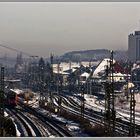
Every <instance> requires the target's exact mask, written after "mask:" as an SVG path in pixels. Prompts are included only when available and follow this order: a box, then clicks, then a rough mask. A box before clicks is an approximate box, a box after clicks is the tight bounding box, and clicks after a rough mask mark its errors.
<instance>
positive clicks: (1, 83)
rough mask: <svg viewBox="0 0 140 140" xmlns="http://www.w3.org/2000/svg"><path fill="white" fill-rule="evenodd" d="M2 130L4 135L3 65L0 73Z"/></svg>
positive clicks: (0, 128) (0, 122) (0, 125)
mask: <svg viewBox="0 0 140 140" xmlns="http://www.w3.org/2000/svg"><path fill="white" fill-rule="evenodd" d="M0 74H1V75H0V117H1V119H0V131H1V136H3V135H4V134H3V131H4V128H3V127H4V126H3V125H4V124H3V122H2V118H3V117H4V67H1V73H0Z"/></svg>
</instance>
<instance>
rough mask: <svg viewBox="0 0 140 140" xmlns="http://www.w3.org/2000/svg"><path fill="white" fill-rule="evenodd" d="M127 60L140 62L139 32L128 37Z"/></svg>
mask: <svg viewBox="0 0 140 140" xmlns="http://www.w3.org/2000/svg"><path fill="white" fill-rule="evenodd" d="M128 59H129V61H132V62H136V61H140V31H135V33H134V34H130V35H129V36H128Z"/></svg>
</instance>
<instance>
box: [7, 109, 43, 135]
mask: <svg viewBox="0 0 140 140" xmlns="http://www.w3.org/2000/svg"><path fill="white" fill-rule="evenodd" d="M6 111H7V113H8V114H9V115H10V116H11V117H12V118H13V119H14V121H15V123H17V124H18V128H19V129H18V130H19V131H20V133H21V137H38V136H41V134H40V132H39V131H38V128H37V127H36V126H35V125H34V124H33V122H32V121H31V120H30V119H29V118H27V117H26V116H25V115H23V114H22V113H19V112H18V111H17V110H15V109H10V110H9V109H6Z"/></svg>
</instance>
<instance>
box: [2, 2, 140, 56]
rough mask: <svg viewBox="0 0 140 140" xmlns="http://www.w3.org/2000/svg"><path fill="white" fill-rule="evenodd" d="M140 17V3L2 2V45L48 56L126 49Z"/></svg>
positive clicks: (138, 25)
mask: <svg viewBox="0 0 140 140" xmlns="http://www.w3.org/2000/svg"><path fill="white" fill-rule="evenodd" d="M139 20H140V3H126V2H125V3H122V2H121V3H115V2H113V3H108V2H105V3H103V2H100V3H95V2H93V3H85V2H84V3H80V2H78V3H76V2H75V3H69V2H66V3H62V2H58V3H55V2H54V3H39V2H38V3H35V2H33V3H21V2H20V3H0V44H4V45H7V46H9V47H12V48H16V49H18V50H22V51H25V52H28V53H30V54H33V55H39V56H44V57H48V56H49V54H50V53H54V54H55V55H61V54H63V53H65V52H67V51H74V50H85V49H97V48H100V49H101V48H106V49H115V50H116V49H119V50H120V49H123V50H126V49H127V44H128V43H127V42H128V34H130V33H131V32H133V31H134V30H139V28H140V23H139ZM0 51H5V50H3V49H1V48H0ZM0 54H1V53H0Z"/></svg>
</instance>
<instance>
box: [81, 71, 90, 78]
mask: <svg viewBox="0 0 140 140" xmlns="http://www.w3.org/2000/svg"><path fill="white" fill-rule="evenodd" d="M81 77H86V78H88V77H89V73H87V72H84V73H83V74H81Z"/></svg>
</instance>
